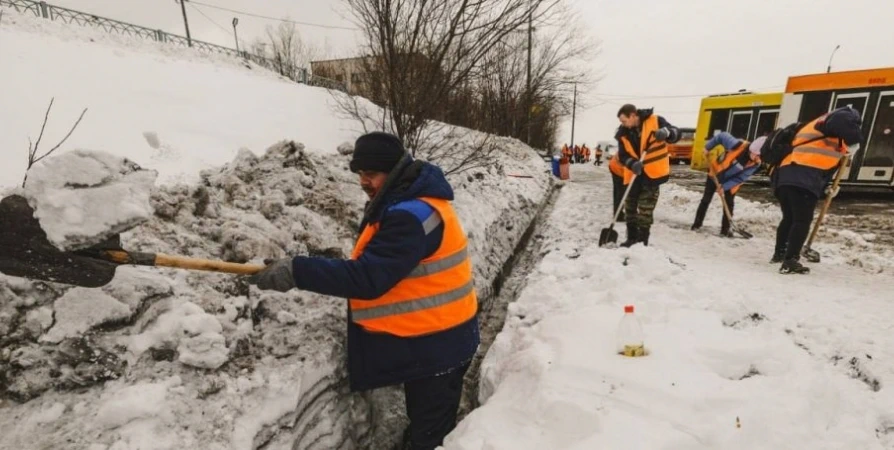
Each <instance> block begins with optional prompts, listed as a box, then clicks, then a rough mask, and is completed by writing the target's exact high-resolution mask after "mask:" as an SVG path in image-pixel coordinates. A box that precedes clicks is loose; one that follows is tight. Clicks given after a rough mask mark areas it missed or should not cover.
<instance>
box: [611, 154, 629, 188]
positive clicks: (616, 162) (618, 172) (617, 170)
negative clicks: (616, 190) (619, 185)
mask: <svg viewBox="0 0 894 450" xmlns="http://www.w3.org/2000/svg"><path fill="white" fill-rule="evenodd" d="M608 170H610V171H611V173H612V174H614V175H615V176H618V177H623V176H624V165H623V164H621V157H620V156H618V154H617V153H616V154H615V155H614V156H612V157H611V159H609V160H608ZM624 184H627V182H626V180H625V182H624Z"/></svg>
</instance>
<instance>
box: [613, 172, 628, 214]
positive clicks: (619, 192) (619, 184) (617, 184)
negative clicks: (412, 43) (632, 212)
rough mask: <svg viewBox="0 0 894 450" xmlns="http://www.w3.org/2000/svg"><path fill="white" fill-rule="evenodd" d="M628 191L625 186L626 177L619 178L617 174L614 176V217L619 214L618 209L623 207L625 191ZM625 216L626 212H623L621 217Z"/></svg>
mask: <svg viewBox="0 0 894 450" xmlns="http://www.w3.org/2000/svg"><path fill="white" fill-rule="evenodd" d="M625 189H627V186H624V177H619V176H617V175H615V174H612V205H613V206H614V207H613V208H612V215H614V214H615V213H616V212H618V207H619V206H621V198H622V197H624V190H625ZM623 216H624V212H623V211H621V217H623Z"/></svg>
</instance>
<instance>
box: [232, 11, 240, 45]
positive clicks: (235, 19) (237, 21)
mask: <svg viewBox="0 0 894 450" xmlns="http://www.w3.org/2000/svg"><path fill="white" fill-rule="evenodd" d="M236 25H239V18H238V17H233V38H235V39H236V53H239V33H237V32H236Z"/></svg>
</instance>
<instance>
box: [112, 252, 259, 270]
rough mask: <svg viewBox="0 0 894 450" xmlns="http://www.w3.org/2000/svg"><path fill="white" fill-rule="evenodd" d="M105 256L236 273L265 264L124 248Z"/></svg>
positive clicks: (136, 262) (120, 260)
mask: <svg viewBox="0 0 894 450" xmlns="http://www.w3.org/2000/svg"><path fill="white" fill-rule="evenodd" d="M104 254H105V256H106V257H107V258H108V259H109V260H110V261H113V262H116V263H119V264H134V265H140V266H156V267H176V268H179V269H189V270H204V271H209V272H223V273H234V274H239V275H254V274H256V273H258V272H260V271H262V270H264V267H265V266H262V265H258V264H240V263H231V262H225V261H215V260H210V259H200V258H187V257H185V256H172V255H165V254H163V253H139V252H127V251H123V250H106V251H105V252H104Z"/></svg>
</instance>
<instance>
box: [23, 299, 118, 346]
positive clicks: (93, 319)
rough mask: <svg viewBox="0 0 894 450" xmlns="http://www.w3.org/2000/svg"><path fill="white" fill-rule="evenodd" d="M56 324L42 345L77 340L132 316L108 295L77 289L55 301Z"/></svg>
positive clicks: (43, 338)
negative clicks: (94, 328) (64, 340)
mask: <svg viewBox="0 0 894 450" xmlns="http://www.w3.org/2000/svg"><path fill="white" fill-rule="evenodd" d="M55 309H56V324H55V325H53V328H52V329H50V331H49V333H47V334H46V335H45V336H43V337H41V341H44V342H52V343H58V342H60V341H62V340H63V339H65V338H67V337H74V336H78V335H80V334H81V333H83V332H85V331H87V330H89V329H90V328H92V327H94V326H96V325H99V324H103V323H106V322H109V321H112V320H120V319H124V318H126V317H128V316H130V314H131V310H130V307H129V306H127V305H125V304H124V303H121V302H119V301H118V300H115V299H114V298H112V297H111V296H109V295H108V294H106V293H104V292H102V291H100V290H97V289H87V288H80V287H79V288H74V289H72V290H70V291H68V292H66V293H65V295H63V296H62V297H60V298H59V299H58V300H56V303H55Z"/></svg>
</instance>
